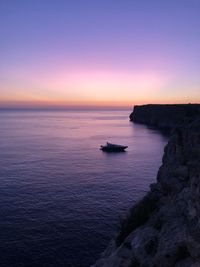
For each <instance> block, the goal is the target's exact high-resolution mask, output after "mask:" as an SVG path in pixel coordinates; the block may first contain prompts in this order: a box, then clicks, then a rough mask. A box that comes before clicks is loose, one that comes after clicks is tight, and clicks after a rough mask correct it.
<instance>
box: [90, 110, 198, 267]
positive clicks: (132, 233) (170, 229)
mask: <svg viewBox="0 0 200 267" xmlns="http://www.w3.org/2000/svg"><path fill="white" fill-rule="evenodd" d="M196 114H197V113H196ZM93 266H94V267H139V266H141V267H171V266H175V267H189V266H193V267H197V266H200V116H198V115H197V116H195V115H194V116H192V117H190V118H186V119H185V120H184V121H183V123H182V124H181V125H179V126H178V127H177V128H176V129H174V130H173V133H172V135H171V138H170V140H169V143H168V145H167V146H166V148H165V151H164V156H163V163H162V166H161V167H160V169H159V171H158V175H157V183H155V184H152V185H151V190H150V191H149V193H148V194H147V195H146V196H145V197H144V198H143V199H142V200H141V201H140V202H139V203H137V204H136V205H135V206H134V207H133V208H132V209H131V210H130V212H129V215H128V217H127V219H126V220H125V221H124V222H123V224H122V226H121V230H120V232H119V233H118V235H117V237H116V240H114V241H112V242H111V244H110V246H109V247H108V248H107V250H106V251H105V252H104V254H103V255H102V257H101V259H99V260H98V261H97V262H96V264H95V265H93Z"/></svg>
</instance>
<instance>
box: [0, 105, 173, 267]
mask: <svg viewBox="0 0 200 267" xmlns="http://www.w3.org/2000/svg"><path fill="white" fill-rule="evenodd" d="M131 111H132V110H131V109H118V110H117V109H116V108H114V109H110V110H102V109H101V110H95V109H92V110H81V109H76V110H72V109H71V110H69V109H68V110H57V111H53V110H48V111H47V110H46V111H44V110H38V111H35V110H21V111H17V110H1V111H0V125H1V128H0V140H1V142H0V166H1V168H0V177H1V179H0V202H1V205H0V214H1V220H0V229H1V238H0V246H1V250H0V258H1V264H0V265H1V266H2V267H19V266H20V267H29V266H34V267H37V266H44V267H47V266H48V267H51V266H58V267H61V266H62V267H64V266H65V267H66V266H69V267H71V266H72V267H88V266H90V264H92V263H94V262H95V260H96V259H97V258H98V257H99V255H100V253H101V252H102V251H103V250H104V249H105V248H106V246H107V244H108V242H109V240H110V239H111V238H112V237H113V236H114V235H115V233H116V231H117V229H118V227H119V216H120V217H123V216H125V214H126V212H127V210H128V208H129V207H131V206H132V205H133V204H134V203H135V202H136V201H137V200H138V199H140V198H141V197H142V196H143V195H144V194H145V192H146V191H147V190H148V188H149V184H150V183H152V182H154V181H155V178H156V173H157V169H158V166H159V165H160V164H161V158H162V154H163V148H164V146H165V144H166V142H167V139H168V137H167V136H164V135H161V133H160V132H158V131H156V130H153V129H148V128H147V127H146V126H143V125H138V124H133V123H132V122H130V121H129V114H130V113H131ZM107 141H109V142H114V143H119V144H124V145H128V149H127V152H125V153H105V152H102V151H101V150H99V147H100V145H102V144H104V143H105V142H107Z"/></svg>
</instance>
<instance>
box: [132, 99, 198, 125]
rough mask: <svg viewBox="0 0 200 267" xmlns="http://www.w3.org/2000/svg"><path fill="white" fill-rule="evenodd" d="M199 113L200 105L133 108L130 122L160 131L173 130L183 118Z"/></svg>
mask: <svg viewBox="0 0 200 267" xmlns="http://www.w3.org/2000/svg"><path fill="white" fill-rule="evenodd" d="M197 113H200V104H180V105H143V106H134V110H133V112H132V113H131V114H130V120H131V121H134V122H137V123H144V124H147V125H151V126H155V127H157V128H162V129H166V128H167V129H173V128H174V127H175V126H176V125H177V123H179V122H180V121H181V120H182V119H183V118H186V117H191V116H193V115H195V114H197Z"/></svg>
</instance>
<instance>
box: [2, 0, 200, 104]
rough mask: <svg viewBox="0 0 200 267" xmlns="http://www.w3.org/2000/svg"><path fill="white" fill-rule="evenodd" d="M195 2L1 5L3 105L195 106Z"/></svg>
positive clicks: (199, 55)
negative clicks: (161, 104) (160, 104)
mask: <svg viewBox="0 0 200 267" xmlns="http://www.w3.org/2000/svg"><path fill="white" fill-rule="evenodd" d="M199 14H200V1H199V0H73V1H72V0H0V25H1V26H0V107H1V106H3V107H4V106H31V105H33V106H34V105H41V106H42V105H47V106H48V105H58V106H59V105H60V106H61V105H64V106H65V105H69V106H70V105H93V106H95V105H100V106H101V105H111V106H112V105H113V106H115V105H116V106H117V105H120V106H132V105H134V104H146V103H197V102H198V103H199V102H200V75H199V73H200V49H199V48H200V16H199Z"/></svg>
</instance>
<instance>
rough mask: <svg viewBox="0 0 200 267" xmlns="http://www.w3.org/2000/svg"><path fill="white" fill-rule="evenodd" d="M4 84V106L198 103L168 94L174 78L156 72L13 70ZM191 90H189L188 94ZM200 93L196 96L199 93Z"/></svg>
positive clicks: (0, 102) (2, 104) (194, 95)
mask: <svg viewBox="0 0 200 267" xmlns="http://www.w3.org/2000/svg"><path fill="white" fill-rule="evenodd" d="M13 72H14V73H15V75H13V76H12V79H10V80H9V79H8V80H9V82H7V83H6V84H5V85H4V84H1V87H0V90H1V91H2V93H1V96H0V97H1V98H0V106H2V107H4V106H16V107H20V106H22V107H23V106H27V107H28V106H34V107H37V106H38V107H42V106H46V107H48V106H58V107H59V106H63V107H64V106H127V107H129V106H130V107H131V106H133V105H135V104H145V103H155V104H156V103H188V102H191V103H192V102H198V101H199V99H198V96H199V93H198V92H199V90H197V89H196V90H193V95H192V96H191V95H190V97H188V95H187V94H185V95H184V94H183V93H182V95H181V96H180V94H179V92H178V91H177V92H173V95H172V94H171V93H169V94H168V88H169V86H171V85H170V82H171V79H173V77H169V76H168V75H166V74H164V73H161V72H160V73H158V72H157V73H155V72H153V71H146V72H136V71H132V72H131V71H129V72H128V71H127V72H125V71H116V70H115V71H114V70H113V71H111V70H87V71H86V70H78V69H76V70H62V69H59V68H58V69H57V70H56V71H55V70H53V69H48V70H45V72H44V71H41V70H38V71H33V70H31V71H30V70H23V71H22V70H20V69H18V70H13ZM169 91H170V92H171V90H169ZM187 92H188V90H187V91H186V93H187ZM195 92H196V94H195Z"/></svg>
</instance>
